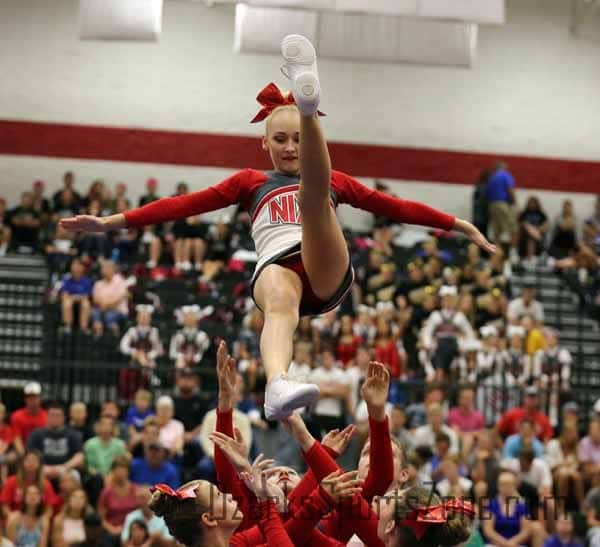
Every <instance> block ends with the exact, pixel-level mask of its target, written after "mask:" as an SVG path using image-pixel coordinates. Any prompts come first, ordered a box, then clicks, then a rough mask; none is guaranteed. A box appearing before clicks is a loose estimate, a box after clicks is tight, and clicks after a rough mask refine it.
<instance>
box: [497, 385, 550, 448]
mask: <svg viewBox="0 0 600 547" xmlns="http://www.w3.org/2000/svg"><path fill="white" fill-rule="evenodd" d="M539 406H540V400H539V393H538V388H537V387H535V386H529V387H528V388H526V389H525V397H524V398H523V406H522V407H519V408H512V409H511V410H507V411H506V412H505V413H504V414H503V415H502V418H500V421H499V422H498V425H497V426H496V430H497V431H498V433H500V435H502V436H503V437H508V436H509V435H514V434H515V433H518V432H519V424H520V423H521V421H522V420H523V418H525V417H527V418H530V419H531V420H533V423H534V424H535V435H536V437H537V438H538V439H540V440H541V441H544V442H546V441H548V440H549V439H551V438H552V436H553V435H554V431H553V430H552V425H551V424H550V419H549V418H548V416H546V415H545V414H544V413H543V412H541V411H540V410H539Z"/></svg>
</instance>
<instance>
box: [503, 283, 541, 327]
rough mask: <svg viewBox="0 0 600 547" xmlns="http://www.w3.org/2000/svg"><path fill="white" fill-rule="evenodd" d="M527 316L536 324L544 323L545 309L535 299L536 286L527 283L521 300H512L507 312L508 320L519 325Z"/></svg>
mask: <svg viewBox="0 0 600 547" xmlns="http://www.w3.org/2000/svg"><path fill="white" fill-rule="evenodd" d="M526 315H530V316H531V317H533V319H534V320H535V322H536V323H538V324H542V323H543V322H544V307H543V306H542V303H541V302H539V301H538V300H536V299H535V284H533V283H530V282H526V283H525V285H524V286H523V291H522V293H521V296H520V297H519V298H515V299H514V300H511V301H510V303H509V304H508V309H507V311H506V317H507V319H508V320H509V321H510V322H511V323H513V324H519V323H520V322H521V319H523V317H525V316H526Z"/></svg>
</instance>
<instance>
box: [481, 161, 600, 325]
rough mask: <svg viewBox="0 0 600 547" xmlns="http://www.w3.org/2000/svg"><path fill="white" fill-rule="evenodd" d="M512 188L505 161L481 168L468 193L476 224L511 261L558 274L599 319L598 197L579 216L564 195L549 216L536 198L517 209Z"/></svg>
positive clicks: (599, 216)
mask: <svg viewBox="0 0 600 547" xmlns="http://www.w3.org/2000/svg"><path fill="white" fill-rule="evenodd" d="M515 190H516V185H515V180H514V178H513V176H512V175H511V173H510V171H509V170H508V166H507V165H506V164H504V163H499V164H498V165H497V166H496V168H495V169H493V170H492V171H484V172H482V174H481V176H480V179H479V180H478V182H477V186H476V190H475V192H474V195H473V217H474V221H475V224H476V225H477V227H478V228H479V229H480V230H482V232H483V233H485V234H488V233H489V236H490V237H491V238H492V239H493V240H494V241H495V242H497V243H500V244H503V245H504V246H505V247H507V248H508V249H509V252H510V258H511V260H512V262H513V263H515V264H516V263H518V264H520V265H523V266H526V267H528V266H533V265H536V264H546V265H548V266H550V267H552V268H555V269H556V270H557V271H560V272H562V273H563V275H564V277H565V278H566V279H567V281H568V282H569V284H570V285H571V286H572V287H573V289H574V290H575V291H576V292H577V293H578V294H579V295H580V297H581V300H582V303H583V304H584V306H585V307H586V308H587V309H588V310H589V311H591V313H593V314H594V315H595V316H596V317H600V196H597V197H596V203H595V206H594V209H593V212H592V214H591V215H590V216H587V212H586V216H583V218H581V217H580V218H578V217H577V215H576V211H575V208H574V206H573V202H572V201H571V200H569V199H566V200H565V201H564V202H563V204H562V208H561V212H560V214H559V215H558V216H557V217H556V218H554V219H552V218H549V217H548V215H547V214H546V212H545V211H544V208H543V205H542V203H541V202H540V199H539V198H538V197H536V196H530V197H528V198H527V201H526V203H525V206H524V207H523V208H522V209H520V210H519V208H518V205H517V201H516V193H515Z"/></svg>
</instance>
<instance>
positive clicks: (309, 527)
mask: <svg viewBox="0 0 600 547" xmlns="http://www.w3.org/2000/svg"><path fill="white" fill-rule="evenodd" d="M333 507H334V502H333V500H332V499H331V498H330V497H329V496H328V495H327V493H326V492H325V491H324V490H323V489H322V488H321V487H320V486H319V487H317V488H315V489H314V490H313V491H312V493H311V495H310V496H309V497H308V498H305V499H304V500H303V501H302V504H301V506H300V508H299V509H298V511H296V513H294V515H293V516H292V517H291V518H290V519H288V521H287V522H286V523H285V529H286V530H287V532H288V535H289V536H290V539H292V541H293V542H294V545H296V547H299V546H301V545H314V544H315V538H314V537H313V531H314V528H315V526H316V525H317V524H318V522H319V521H320V520H321V519H322V518H323V517H324V516H325V515H326V514H327V513H329V512H330V511H331V510H332V509H333ZM317 544H318V543H317Z"/></svg>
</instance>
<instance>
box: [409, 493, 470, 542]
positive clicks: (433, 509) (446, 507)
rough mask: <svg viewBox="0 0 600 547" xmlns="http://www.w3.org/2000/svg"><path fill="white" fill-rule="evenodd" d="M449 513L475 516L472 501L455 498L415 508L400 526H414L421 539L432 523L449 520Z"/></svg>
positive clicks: (413, 528)
mask: <svg viewBox="0 0 600 547" xmlns="http://www.w3.org/2000/svg"><path fill="white" fill-rule="evenodd" d="M448 513H459V514H461V515H466V516H468V517H470V518H473V517H475V510H474V509H473V504H472V503H471V502H469V501H463V500H460V499H458V498H455V499H453V500H449V501H447V502H446V503H443V504H439V505H430V506H429V507H421V508H420V509H415V510H414V511H412V512H411V513H409V514H408V515H407V516H406V517H405V518H404V519H403V520H402V521H400V526H406V527H407V528H412V531H413V532H414V534H415V537H416V538H417V539H421V538H422V537H423V536H424V535H425V532H426V531H427V528H428V527H429V526H431V525H432V524H444V523H446V522H448Z"/></svg>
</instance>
